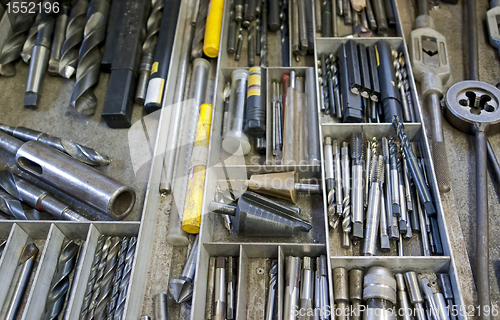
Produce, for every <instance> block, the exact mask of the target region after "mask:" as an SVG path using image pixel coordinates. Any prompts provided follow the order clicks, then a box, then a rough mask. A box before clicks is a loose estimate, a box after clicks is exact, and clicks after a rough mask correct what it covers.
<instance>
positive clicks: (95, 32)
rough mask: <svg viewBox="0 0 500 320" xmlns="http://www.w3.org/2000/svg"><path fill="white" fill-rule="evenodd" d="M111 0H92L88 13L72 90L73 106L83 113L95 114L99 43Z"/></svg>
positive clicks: (99, 63)
mask: <svg viewBox="0 0 500 320" xmlns="http://www.w3.org/2000/svg"><path fill="white" fill-rule="evenodd" d="M109 2H110V0H92V1H91V2H90V6H89V10H88V13H87V23H86V25H85V31H84V38H83V42H82V46H81V48H80V53H79V60H80V61H79V62H78V67H77V70H76V83H75V86H74V87H73V91H72V92H71V97H70V103H71V106H72V107H74V108H75V109H76V111H78V113H80V114H82V115H93V114H94V113H95V109H96V106H97V98H96V96H95V94H94V92H93V90H92V87H94V86H95V85H96V84H97V82H98V81H99V75H100V73H101V60H102V52H101V50H100V48H99V45H100V44H101V43H102V42H103V41H104V39H105V38H106V26H107V22H108V13H109V7H110V3H109Z"/></svg>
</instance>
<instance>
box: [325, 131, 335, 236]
mask: <svg viewBox="0 0 500 320" xmlns="http://www.w3.org/2000/svg"><path fill="white" fill-rule="evenodd" d="M324 150H325V183H326V191H327V192H328V194H327V198H328V200H327V204H328V223H329V224H330V227H332V228H334V229H335V228H336V226H337V224H338V221H337V220H336V214H335V204H334V200H335V199H334V197H335V174H334V164H333V148H332V139H331V138H330V137H326V138H325V144H324Z"/></svg>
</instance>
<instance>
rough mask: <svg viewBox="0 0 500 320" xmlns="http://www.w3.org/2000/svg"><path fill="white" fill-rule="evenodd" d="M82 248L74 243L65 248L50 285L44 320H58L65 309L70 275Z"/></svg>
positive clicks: (71, 242)
mask: <svg viewBox="0 0 500 320" xmlns="http://www.w3.org/2000/svg"><path fill="white" fill-rule="evenodd" d="M79 250H80V246H79V245H77V244H76V243H74V242H73V241H70V242H68V244H67V245H66V246H65V247H64V249H63V250H62V252H61V255H60V256H59V260H58V261H57V267H56V270H57V271H56V273H55V274H54V277H53V278H52V283H51V284H50V291H49V294H48V295H47V300H46V301H45V312H44V314H43V316H42V320H52V319H56V318H57V316H58V315H59V313H60V312H61V310H62V309H63V307H64V302H65V300H66V295H67V293H68V290H69V275H70V273H71V272H72V271H73V269H74V268H75V264H76V258H77V255H78V251H79Z"/></svg>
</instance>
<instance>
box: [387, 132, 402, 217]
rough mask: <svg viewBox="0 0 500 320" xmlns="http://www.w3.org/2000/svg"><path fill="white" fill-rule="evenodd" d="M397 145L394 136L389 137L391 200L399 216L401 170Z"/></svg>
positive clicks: (394, 210) (393, 209)
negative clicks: (399, 169)
mask: <svg viewBox="0 0 500 320" xmlns="http://www.w3.org/2000/svg"><path fill="white" fill-rule="evenodd" d="M397 153H398V150H397V145H396V143H395V142H394V137H392V136H390V137H389V161H390V169H391V200H392V214H393V215H394V216H398V217H399V215H400V214H401V210H400V201H399V172H398V162H397Z"/></svg>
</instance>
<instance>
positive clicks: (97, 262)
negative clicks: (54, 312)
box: [80, 235, 108, 319]
mask: <svg viewBox="0 0 500 320" xmlns="http://www.w3.org/2000/svg"><path fill="white" fill-rule="evenodd" d="M106 239H107V238H106V236H104V235H101V236H100V237H99V238H98V239H97V245H96V249H95V253H94V260H93V261H92V267H91V268H90V275H89V281H88V283H87V288H86V289H85V294H84V296H83V303H82V311H81V312H80V319H86V318H87V314H88V310H89V306H90V301H91V299H92V293H93V288H94V284H95V282H96V279H97V276H98V271H99V267H100V266H101V261H102V259H103V249H104V243H105V241H106ZM107 248H108V247H106V250H107ZM104 254H107V252H105V253H104Z"/></svg>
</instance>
